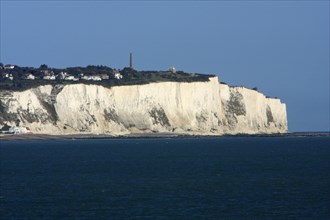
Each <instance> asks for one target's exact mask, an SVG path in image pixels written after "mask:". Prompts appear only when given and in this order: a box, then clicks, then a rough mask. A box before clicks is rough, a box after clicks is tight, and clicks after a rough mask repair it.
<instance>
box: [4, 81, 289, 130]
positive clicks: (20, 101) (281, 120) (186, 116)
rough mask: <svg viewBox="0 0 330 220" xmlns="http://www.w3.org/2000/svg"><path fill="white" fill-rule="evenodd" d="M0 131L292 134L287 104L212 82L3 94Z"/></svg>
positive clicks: (76, 86)
mask: <svg viewBox="0 0 330 220" xmlns="http://www.w3.org/2000/svg"><path fill="white" fill-rule="evenodd" d="M0 100H1V105H2V107H1V109H2V112H1V113H0V128H1V127H3V126H4V125H5V124H7V125H9V126H15V125H17V126H18V125H20V126H25V127H29V128H30V129H31V131H32V132H33V133H45V134H80V133H84V134H111V135H122V134H129V133H150V132H174V133H181V134H199V135H212V134H214V135H222V134H237V133H245V134H257V133H284V132H287V115H286V105H285V104H284V103H281V101H280V100H279V99H274V98H266V97H265V96H264V95H263V94H262V93H260V92H258V91H255V90H251V89H247V88H244V87H229V86H227V85H225V84H220V83H219V81H218V78H217V77H212V78H210V80H209V81H208V82H189V83H184V82H159V83H150V84H145V85H129V86H114V87H111V88H105V87H103V86H99V85H86V84H71V85H65V86H62V85H57V86H51V85H46V86H39V87H37V88H33V89H29V90H26V91H21V92H12V91H0Z"/></svg>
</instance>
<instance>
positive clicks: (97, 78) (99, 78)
mask: <svg viewBox="0 0 330 220" xmlns="http://www.w3.org/2000/svg"><path fill="white" fill-rule="evenodd" d="M92 80H93V81H101V80H102V79H101V77H100V76H92Z"/></svg>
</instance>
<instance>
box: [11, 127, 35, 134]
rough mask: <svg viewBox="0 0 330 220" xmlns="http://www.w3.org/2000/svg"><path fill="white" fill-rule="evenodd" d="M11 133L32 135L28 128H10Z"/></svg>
mask: <svg viewBox="0 0 330 220" xmlns="http://www.w3.org/2000/svg"><path fill="white" fill-rule="evenodd" d="M9 133H11V134H26V133H31V131H30V129H29V128H27V127H11V128H9Z"/></svg>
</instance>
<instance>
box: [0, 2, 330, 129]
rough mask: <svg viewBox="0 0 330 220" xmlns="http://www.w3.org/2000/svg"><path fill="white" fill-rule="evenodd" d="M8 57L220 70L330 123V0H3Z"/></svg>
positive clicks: (300, 116) (31, 62)
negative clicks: (132, 59)
mask: <svg viewBox="0 0 330 220" xmlns="http://www.w3.org/2000/svg"><path fill="white" fill-rule="evenodd" d="M0 31H1V42H0V46H1V49H0V52H1V54H0V61H1V62H2V63H4V64H8V63H11V64H16V65H19V66H34V67H38V66H40V64H44V63H45V64H48V66H51V67H69V66H86V65H89V64H94V65H107V66H110V67H115V68H123V67H125V66H128V64H129V50H130V49H132V50H133V55H134V67H135V68H136V69H138V70H165V69H167V68H168V67H170V66H172V65H174V66H175V67H176V68H177V69H179V70H184V71H187V72H197V73H212V74H217V75H218V76H219V78H220V80H221V81H224V82H226V83H227V84H229V85H244V86H246V87H249V88H252V87H255V86H256V87H258V89H259V91H261V92H263V93H264V94H265V95H267V96H272V97H279V98H280V99H281V100H282V101H283V102H285V103H286V104H287V111H288V122H289V130H290V131H329V1H267V2H261V1H234V2H230V1H180V2H174V1H160V2H151V1H125V2H119V1H44V2H42V1H4V0H1V29H0Z"/></svg>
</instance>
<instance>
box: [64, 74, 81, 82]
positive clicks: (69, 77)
mask: <svg viewBox="0 0 330 220" xmlns="http://www.w3.org/2000/svg"><path fill="white" fill-rule="evenodd" d="M64 80H68V81H78V80H79V79H78V78H75V77H74V76H68V75H67V76H66V77H65V78H64Z"/></svg>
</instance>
